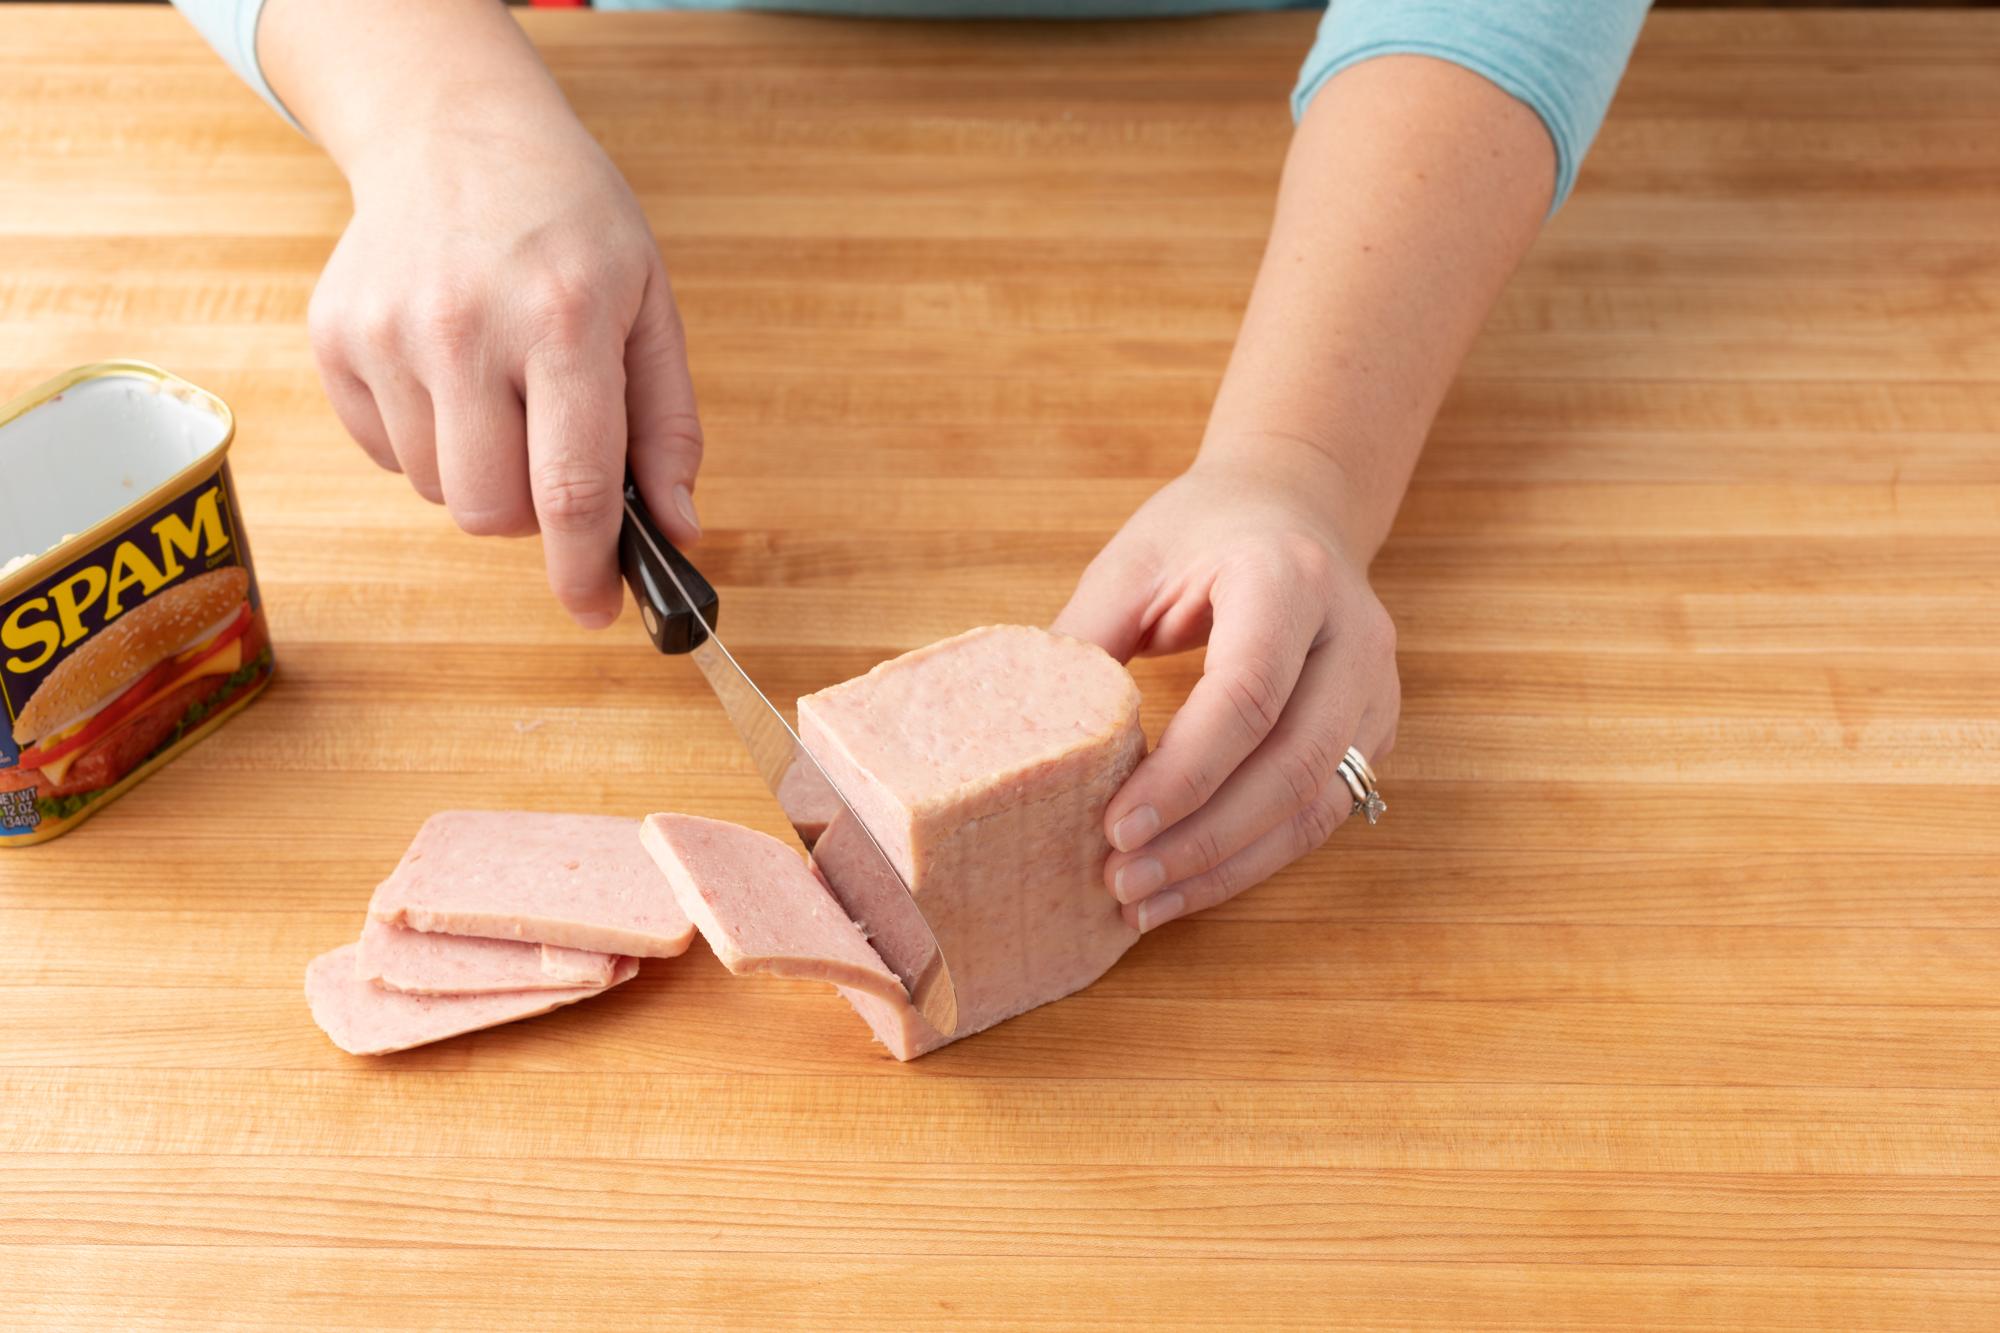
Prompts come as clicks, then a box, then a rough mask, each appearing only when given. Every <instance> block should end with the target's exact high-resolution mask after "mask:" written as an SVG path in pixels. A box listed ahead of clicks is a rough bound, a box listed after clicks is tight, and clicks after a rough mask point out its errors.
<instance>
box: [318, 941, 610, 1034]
mask: <svg viewBox="0 0 2000 1333" xmlns="http://www.w3.org/2000/svg"><path fill="white" fill-rule="evenodd" d="M359 949H360V946H359V945H357V944H343V945H341V946H340V947H339V948H338V949H334V950H332V951H330V952H328V953H323V954H321V955H320V956H319V957H317V958H315V959H313V960H312V962H311V963H309V964H307V965H306V1003H307V1004H308V1005H309V1006H311V1008H312V1016H313V1022H315V1023H317V1024H319V1026H320V1030H321V1031H322V1032H324V1033H326V1035H327V1036H328V1037H330V1038H332V1039H333V1044H334V1045H336V1046H338V1047H339V1048H340V1049H341V1050H343V1051H346V1052H348V1053H349V1054H351V1055H387V1054H389V1053H390V1052H391V1051H406V1050H408V1049H410V1048H411V1047H412V1046H423V1045H427V1044H428V1043H430V1042H434V1041H443V1040H444V1039H445V1038H446V1037H456V1036H458V1035H460V1034H461V1033H466V1032H476V1031H478V1030H479V1029H481V1028H490V1027H498V1026H499V1025H500V1024H502V1023H512V1022H514V1021H515V1020H516V1019H521V1018H533V1017H535V1016H536V1015H537V1014H545V1013H547V1012H549V1010H551V1009H560V1008H561V1007H562V1006H564V1005H566V1004H575V1003H576V1002H577V1001H578V1000H587V999H589V998H590V997H591V996H593V995H602V994H603V993H604V992H605V990H606V989H608V987H606V986H579V987H574V988H571V989H568V990H537V991H507V992H504V993H501V994H496V995H405V994H402V993H401V992H398V991H390V990H383V989H381V988H380V987H378V986H373V985H370V984H369V983H368V982H367V981H364V980H363V979H362V978H361V976H360V973H359V970H358V969H357V968H356V966H355V958H354V956H355V954H356V953H357V952H358V951H359ZM638 972H639V964H638V962H637V960H635V959H631V958H620V959H619V960H618V963H617V966H616V967H614V968H613V969H612V973H611V981H610V985H611V986H618V985H622V984H623V983H625V982H627V981H630V980H631V979H632V978H633V977H634V976H636V975H638Z"/></svg>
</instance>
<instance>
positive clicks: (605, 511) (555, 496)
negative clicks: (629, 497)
mask: <svg viewBox="0 0 2000 1333" xmlns="http://www.w3.org/2000/svg"><path fill="white" fill-rule="evenodd" d="M535 496H536V502H535V508H536V511H537V512H538V513H539V514H540V515H541V519H542V526H543V527H544V528H547V529H551V530H553V531H555V532H559V533H560V532H578V531H583V530H586V529H590V528H594V527H596V526H598V525H599V524H600V523H602V522H603V521H604V519H605V518H606V516H607V515H609V514H610V513H611V512H612V511H613V509H615V508H616V506H617V503H618V486H617V484H616V482H615V480H614V479H613V478H612V476H611V474H610V472H608V471H607V470H605V469H604V468H601V467H597V466H594V465H591V464H588V463H579V462H565V463H557V464H551V465H549V466H546V467H543V468H542V469H540V470H539V471H538V472H537V473H536V474H535Z"/></svg>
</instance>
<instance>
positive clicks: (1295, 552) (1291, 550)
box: [1278, 532, 1333, 588]
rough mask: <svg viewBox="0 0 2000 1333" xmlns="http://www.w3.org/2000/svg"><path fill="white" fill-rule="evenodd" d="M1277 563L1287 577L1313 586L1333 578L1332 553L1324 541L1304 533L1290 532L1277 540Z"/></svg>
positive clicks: (1321, 585) (1322, 584)
mask: <svg viewBox="0 0 2000 1333" xmlns="http://www.w3.org/2000/svg"><path fill="white" fill-rule="evenodd" d="M1279 552H1280V558H1279V562H1278V563H1279V565H1280V566H1281V568H1282V570H1283V576H1284V577H1285V578H1287V579H1298V580H1302V581H1303V582H1305V583H1306V584H1307V585H1308V586H1310V587H1314V588H1323V587H1325V586H1327V584H1329V583H1331V582H1332V580H1333V554H1332V552H1330V551H1328V550H1327V549H1326V546H1325V544H1324V543H1322V542H1319V541H1315V540H1314V539H1313V538H1311V537H1308V536H1306V535H1305V534H1304V533H1300V532H1292V533H1287V534H1285V535H1284V536H1283V537H1282V538H1280V540H1279Z"/></svg>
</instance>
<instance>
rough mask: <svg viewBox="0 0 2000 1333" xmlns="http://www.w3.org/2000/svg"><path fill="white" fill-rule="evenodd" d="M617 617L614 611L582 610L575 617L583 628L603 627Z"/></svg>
mask: <svg viewBox="0 0 2000 1333" xmlns="http://www.w3.org/2000/svg"><path fill="white" fill-rule="evenodd" d="M616 619H618V613H617V612H615V611H583V612H579V613H578V614H577V617H576V623H577V624H579V625H581V626H583V627H584V628H585V629H604V628H606V627H607V626H609V625H610V624H611V622H612V621H614V620H616Z"/></svg>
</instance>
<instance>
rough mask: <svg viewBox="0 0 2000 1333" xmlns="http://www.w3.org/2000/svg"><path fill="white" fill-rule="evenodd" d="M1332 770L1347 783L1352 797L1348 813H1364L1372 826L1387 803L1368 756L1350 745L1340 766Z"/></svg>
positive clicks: (1379, 817) (1371, 826)
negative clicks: (1352, 803) (1369, 764)
mask: <svg viewBox="0 0 2000 1333" xmlns="http://www.w3.org/2000/svg"><path fill="white" fill-rule="evenodd" d="M1334 771H1335V772H1337V773H1339V774H1340V780H1341V781H1342V782H1345V783H1346V784H1347V790H1348V792H1349V794H1350V795H1352V796H1353V797H1354V808H1353V809H1352V810H1350V811H1348V813H1349V814H1351V815H1366V816H1367V817H1368V825H1369V827H1370V828H1373V827H1374V826H1375V824H1376V822H1377V821H1378V820H1380V819H1381V818H1382V816H1383V815H1384V814H1387V813H1388V810H1389V803H1388V802H1387V801H1385V800H1383V799H1382V789H1381V787H1380V786H1379V785H1378V784H1377V783H1376V781H1375V770H1374V769H1373V768H1370V767H1369V766H1368V757H1367V756H1366V755H1364V754H1362V753H1361V751H1359V750H1357V749H1355V748H1354V747H1353V746H1352V745H1350V746H1348V747H1347V754H1346V755H1345V756H1343V757H1342V759H1341V761H1340V766H1339V767H1338V768H1337V769H1335V770H1334Z"/></svg>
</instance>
